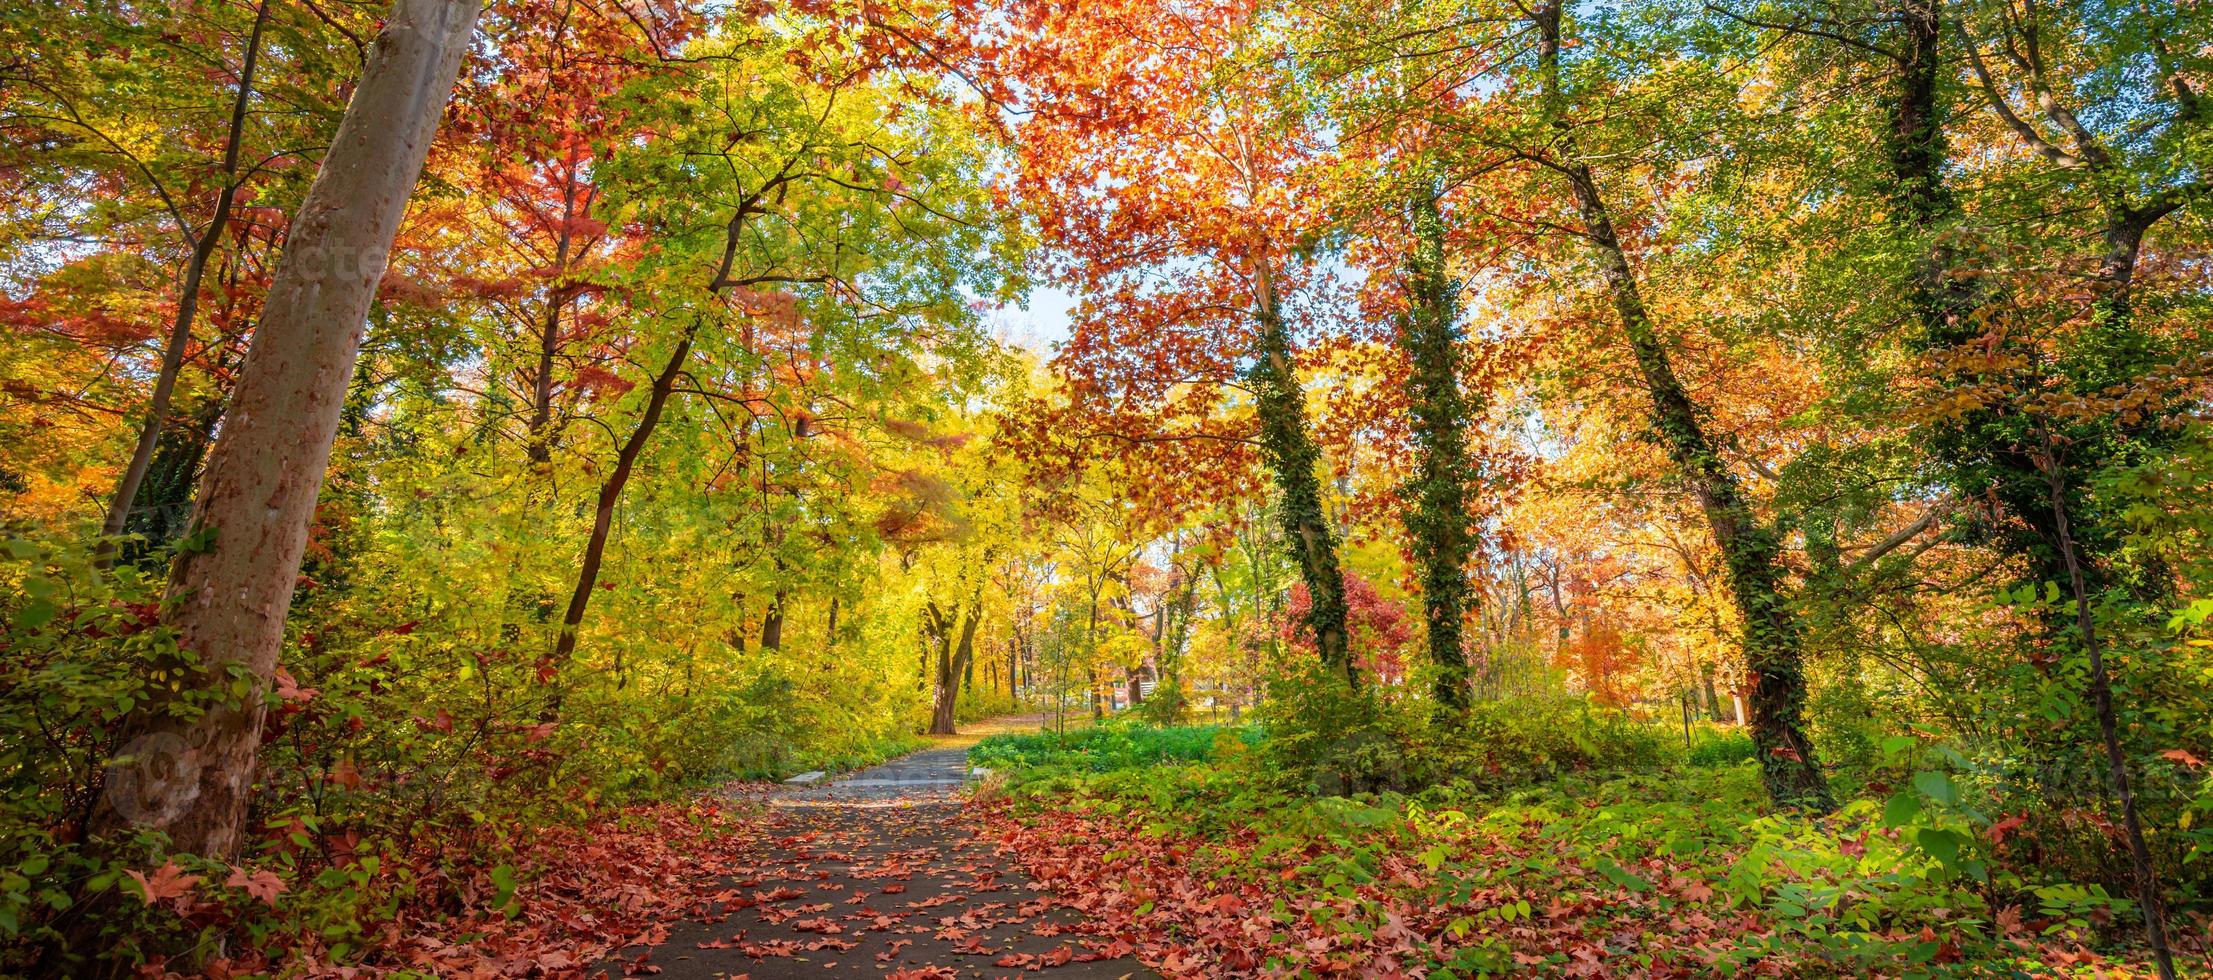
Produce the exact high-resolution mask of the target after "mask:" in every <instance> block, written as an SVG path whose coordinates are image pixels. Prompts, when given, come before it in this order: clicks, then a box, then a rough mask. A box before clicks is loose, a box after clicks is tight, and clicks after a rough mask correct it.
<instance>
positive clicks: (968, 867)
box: [614, 719, 1155, 980]
mask: <svg viewBox="0 0 2213 980" xmlns="http://www.w3.org/2000/svg"><path fill="white" fill-rule="evenodd" d="M1016 724H1018V721H1017V720H1011V719H1010V720H1008V721H1007V722H1002V723H1001V724H1000V725H999V726H996V727H1000V728H1012V727H1014V726H1015V725H1016ZM967 753H968V750H967V749H966V748H965V747H947V748H936V749H930V750H927V751H923V752H917V753H915V754H913V755H909V756H906V757H903V758H900V759H895V760H893V761H891V762H887V763H885V764H883V765H880V766H877V767H876V768H873V769H867V770H863V771H861V772H857V773H853V774H851V775H849V776H847V777H845V778H842V779H838V780H835V781H831V782H824V783H819V784H816V785H812V786H806V787H789V788H785V789H783V790H780V791H779V792H777V793H776V794H775V795H774V796H772V797H771V798H770V803H771V807H772V810H771V819H772V820H773V821H774V825H773V826H772V828H771V829H770V830H769V831H768V833H767V834H766V835H765V836H764V839H763V840H762V842H761V844H760V845H759V847H760V850H761V853H760V854H759V855H758V857H757V860H756V862H755V864H754V867H755V868H756V869H757V871H758V874H755V875H749V876H747V877H744V878H737V879H730V880H728V881H727V882H726V886H727V889H726V890H725V891H724V892H723V893H722V895H721V896H719V898H720V899H721V901H720V902H719V903H718V904H717V905H716V906H714V907H712V908H711V909H709V910H708V914H706V915H703V916H701V917H699V918H696V919H693V920H689V921H686V922H683V923H680V924H677V925H674V926H672V928H671V929H670V931H669V934H668V938H667V940H666V941H665V942H663V943H661V944H660V945H658V946H655V947H652V948H651V949H650V950H638V949H633V950H631V951H630V952H629V953H628V956H627V959H628V961H629V962H631V963H632V964H633V966H632V968H633V969H638V968H639V967H640V966H643V965H650V966H653V967H659V968H660V972H659V973H658V974H657V975H658V976H660V977H662V978H665V980H710V978H738V977H746V978H749V980H785V978H800V977H893V978H898V980H956V978H966V977H1019V976H1030V977H1034V978H1038V980H1061V978H1066V980H1118V978H1122V977H1130V978H1152V977H1154V976H1155V974H1154V973H1153V972H1152V971H1150V970H1148V969H1146V968H1145V967H1144V965H1143V964H1141V963H1139V962H1138V961H1137V960H1136V959H1135V958H1133V957H1131V956H1129V955H1128V953H1127V948H1126V945H1124V944H1119V943H1115V942H1113V941H1111V940H1110V939H1107V938H1105V937H1100V936H1096V935H1092V934H1090V933H1088V932H1087V931H1086V925H1085V924H1084V923H1083V922H1082V921H1081V920H1079V919H1078V918H1077V917H1075V916H1074V915H1073V914H1071V913H1068V912H1066V911H1063V910H1059V909H1054V908H1051V907H1049V905H1048V903H1047V902H1046V901H1045V900H1044V899H1043V896H1042V895H1041V894H1040V893H1038V892H1036V891H1033V890H1031V889H1029V888H1028V887H1027V886H1028V884H1029V882H1028V879H1026V878H1024V877H1023V876H1022V875H1021V873H1020V872H1019V871H1017V870H1015V867H1016V862H1015V861H1013V860H1012V858H1011V857H1010V856H1009V855H1006V854H1003V853H999V852H997V851H996V850H995V849H994V845H993V844H992V843H991V842H989V841H983V840H978V839H976V838H975V837H973V836H972V835H971V834H970V832H969V828H968V827H967V826H965V825H964V824H963V823H962V822H961V821H960V820H959V816H960V806H961V804H960V798H959V793H960V790H961V787H962V784H963V783H964V782H966V781H967V779H968V765H967ZM641 952H644V953H647V954H648V958H647V959H645V960H644V961H642V963H640V962H639V961H638V959H637V958H638V956H639V955H640V953H641ZM1108 954H1119V955H1108ZM614 972H616V973H617V974H618V975H619V973H620V971H619V970H617V971H614ZM641 972H642V971H641Z"/></svg>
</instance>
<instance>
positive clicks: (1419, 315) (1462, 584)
mask: <svg viewBox="0 0 2213 980" xmlns="http://www.w3.org/2000/svg"><path fill="white" fill-rule="evenodd" d="M1408 217H1409V218H1410V219H1411V224H1412V226H1413V227H1412V229H1411V230H1412V232H1413V242H1412V247H1411V248H1409V249H1408V251H1407V255H1406V261H1405V277H1406V280H1405V284H1406V285H1405V288H1406V298H1407V311H1406V314H1405V315H1404V316H1403V317H1402V318H1401V320H1400V323H1399V332H1398V336H1399V345H1400V347H1401V348H1402V349H1404V351H1405V353H1406V359H1407V361H1408V365H1409V367H1410V370H1409V372H1408V374H1407V378H1406V396H1407V403H1408V405H1409V407H1410V408H1411V411H1412V415H1413V434H1414V444H1415V446H1416V449H1417V451H1418V452H1419V454H1420V455H1419V457H1418V461H1417V466H1418V469H1417V471H1416V475H1415V477H1414V479H1413V481H1412V484H1411V485H1410V486H1408V487H1407V488H1406V491H1407V492H1406V499H1407V504H1408V510H1407V512H1406V530H1407V533H1408V537H1409V538H1410V539H1411V541H1412V544H1413V551H1414V560H1415V562H1416V563H1417V564H1419V565H1420V566H1421V575H1422V613H1423V618H1424V620H1425V622H1426V624H1427V627H1428V633H1429V659H1430V661H1431V662H1432V663H1434V664H1435V665H1436V669H1437V674H1436V678H1435V681H1434V685H1433V688H1432V690H1433V693H1434V694H1435V695H1436V698H1437V703H1438V704H1439V705H1440V706H1442V707H1444V708H1447V709H1452V710H1457V709H1460V708H1464V707H1467V703H1468V658H1467V650H1466V647H1465V645H1464V641H1463V639H1462V636H1461V629H1462V624H1463V623H1464V622H1465V621H1466V617H1467V615H1468V607H1469V605H1470V602H1471V599H1472V597H1473V595H1474V589H1473V588H1471V587H1470V586H1469V584H1468V573H1467V562H1468V555H1469V553H1470V552H1471V551H1473V550H1474V548H1475V534H1474V529H1473V527H1472V526H1471V524H1470V522H1469V518H1468V460H1467V437H1466V433H1465V431H1464V429H1465V426H1466V424H1467V417H1468V413H1469V410H1470V409H1469V405H1468V403H1467V400H1466V399H1465V398H1463V397H1462V396H1461V394H1460V340H1461V337H1460V327H1459V322H1458V321H1459V309H1458V307H1459V303H1458V301H1457V299H1456V297H1455V295H1454V293H1455V290H1456V288H1457V287H1456V286H1455V285H1454V284H1453V282H1452V279H1451V277H1450V276H1449V275H1447V274H1446V270H1445V241H1444V237H1445V228H1444V218H1443V215H1441V214H1440V213H1439V211H1438V200H1437V190H1436V188H1435V185H1434V182H1431V181H1427V180H1425V181H1424V184H1423V186H1421V187H1418V188H1416V189H1415V191H1414V193H1413V196H1412V200H1411V201H1410V203H1409V207H1408Z"/></svg>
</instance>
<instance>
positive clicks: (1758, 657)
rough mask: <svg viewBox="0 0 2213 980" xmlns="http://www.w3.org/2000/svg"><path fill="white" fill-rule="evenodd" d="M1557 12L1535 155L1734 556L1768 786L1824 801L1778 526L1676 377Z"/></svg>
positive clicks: (1662, 429)
mask: <svg viewBox="0 0 2213 980" xmlns="http://www.w3.org/2000/svg"><path fill="white" fill-rule="evenodd" d="M1562 19H1563V9H1562V7H1561V6H1560V5H1558V4H1550V5H1546V6H1543V7H1539V8H1536V9H1535V10H1534V11H1532V15H1531V21H1532V26H1534V27H1535V28H1536V31H1537V34H1538V51H1537V59H1538V60H1537V72H1538V80H1537V81H1538V85H1539V90H1540V96H1541V98H1542V100H1543V114H1544V120H1545V122H1546V123H1547V125H1548V127H1549V128H1550V129H1551V130H1552V133H1551V134H1550V136H1551V146H1552V150H1551V151H1550V152H1547V153H1543V154H1540V155H1538V156H1537V157H1536V159H1537V161H1538V162H1539V163H1540V164H1541V165H1542V166H1544V167H1546V168H1547V169H1550V170H1552V171H1553V172H1554V173H1556V174H1557V175H1558V176H1559V178H1560V179H1561V180H1562V181H1563V182H1564V183H1566V184H1567V188H1568V191H1569V194H1570V197H1571V199H1572V201H1573V204H1574V209H1575V213H1576V216H1577V217H1578V218H1579V219H1580V220H1581V224H1582V227H1581V228H1580V230H1579V232H1578V234H1579V236H1580V237H1581V238H1582V239H1583V240H1584V241H1585V242H1586V243H1587V244H1588V245H1589V247H1590V249H1591V251H1592V253H1593V254H1594V256H1595V258H1596V259H1597V262H1598V272H1599V277H1600V279H1601V281H1603V282H1604V283H1605V287H1606V291H1607V294H1608V296H1609V297H1610V298H1611V300H1612V303H1613V307H1614V314H1615V317H1616V319H1617V321H1618V325H1619V327H1620V329H1621V331H1622V334H1623V336H1624V337H1625V339H1627V341H1628V344H1629V350H1630V354H1631V356H1632V358H1633V360H1634V362H1635V365H1636V371H1637V375H1638V377H1639V378H1640V379H1641V380H1642V382H1643V387H1644V391H1645V395H1646V396H1647V398H1649V400H1650V403H1651V422H1652V427H1653V429H1654V430H1655V431H1657V432H1658V434H1659V436H1660V439H1661V441H1662V443H1663V444H1664V445H1665V446H1666V447H1667V452H1668V456H1669V458H1670V459H1672V460H1673V461H1674V463H1675V466H1676V469H1677V471H1678V473H1679V474H1680V476H1681V477H1682V479H1683V480H1684V481H1685V482H1686V483H1688V484H1689V486H1690V489H1691V492H1692V494H1693V496H1695V497H1696V498H1697V501H1698V506H1699V509H1700V511H1701V512H1702V513H1703V514H1704V516H1705V519H1706V525H1707V529H1708V530H1709V531H1710V532H1711V534H1712V535H1713V540H1714V545H1715V546H1716V547H1717V548H1719V549H1720V551H1721V554H1722V559H1723V561H1724V563H1725V564H1726V566H1727V568H1728V573H1729V586H1730V590H1731V592H1732V593H1733V598H1734V600H1735V603H1736V606H1737V611H1738V613H1739V615H1740V616H1741V618H1742V620H1743V630H1744V637H1743V646H1744V655H1745V662H1746V666H1747V668H1748V669H1749V671H1750V674H1751V679H1752V685H1751V686H1752V690H1751V695H1752V697H1751V702H1752V711H1751V714H1752V717H1751V727H1752V738H1753V743H1754V744H1755V745H1756V746H1757V747H1758V749H1759V761H1760V772H1761V775H1762V777H1763V778H1764V779H1765V781H1766V783H1767V789H1768V792H1769V794H1770V795H1772V796H1773V797H1774V798H1775V800H1776V801H1777V802H1780V803H1785V804H1790V805H1796V806H1804V807H1809V808H1812V809H1819V810H1825V809H1828V808H1829V807H1830V805H1831V801H1830V798H1829V789H1828V779H1827V777H1826V776H1824V775H1823V774H1822V771H1821V766H1820V763H1819V761H1818V760H1817V759H1816V757H1815V755H1814V748H1813V742H1812V740H1811V739H1809V738H1808V737H1807V735H1806V731H1805V718H1804V715H1805V702H1806V676H1805V663H1804V660H1805V657H1804V652H1803V650H1802V648H1801V646H1800V631H1799V624H1798V620H1797V614H1796V612H1795V611H1794V610H1793V609H1792V607H1791V603H1790V598H1789V596H1788V595H1787V594H1786V591H1785V589H1786V583H1785V581H1784V576H1783V569H1782V564H1781V562H1780V560H1779V559H1780V555H1781V551H1782V542H1781V536H1780V534H1779V533H1778V532H1777V530H1776V529H1775V528H1773V527H1771V526H1768V525H1767V524H1766V523H1765V522H1763V521H1762V520H1761V519H1760V517H1759V515H1758V514H1757V513H1755V512H1754V511H1753V509H1752V502H1751V499H1750V498H1749V497H1748V496H1747V495H1746V493H1745V491H1744V488H1743V487H1742V485H1741V484H1740V483H1739V481H1738V479H1737V476H1736V474H1735V473H1734V472H1733V471H1731V470H1730V468H1729V464H1728V461H1727V460H1725V459H1723V458H1722V456H1721V453H1720V449H1719V447H1718V446H1716V445H1715V444H1714V442H1713V440H1712V439H1710V438H1709V437H1708V436H1707V434H1706V430H1705V425H1704V423H1703V422H1702V421H1701V420H1700V417H1699V410H1698V407H1697V406H1696V405H1695V404H1694V403H1692V401H1691V399H1690V394H1689V392H1688V391H1687V390H1686V389H1685V388H1684V387H1683V383H1682V381H1681V379H1680V378H1678V377H1677V375H1676V373H1675V367H1674V364H1673V361H1672V358H1671V356H1670V354H1669V352H1668V347H1667V344H1666V342H1665V341H1664V340H1663V339H1662V338H1661V335H1660V332H1659V329H1658V326H1657V325H1656V324H1655V322H1654V321H1653V318H1652V314H1651V311H1650V309H1649V308H1647V307H1646V305H1645V302H1644V297H1643V295H1642V293H1641V291H1640V289H1639V287H1638V284H1637V277H1636V272H1635V271H1634V269H1632V268H1631V266H1630V263H1629V256H1628V253H1627V252H1626V251H1625V250H1624V249H1623V248H1622V244H1621V239H1620V236H1619V235H1618V234H1617V233H1616V232H1615V230H1614V222H1613V216H1612V214H1611V212H1610V211H1609V209H1608V208H1607V205H1606V200H1605V198H1604V196H1603V194H1602V193H1601V190H1600V188H1599V184H1598V178H1597V175H1596V173H1595V171H1594V170H1593V168H1592V167H1591V165H1590V163H1589V161H1588V159H1587V158H1586V157H1585V156H1584V154H1583V151H1582V149H1581V147H1580V142H1579V140H1578V138H1577V134H1576V132H1575V128H1574V122H1573V121H1572V119H1571V118H1570V117H1569V116H1568V114H1567V109H1568V102H1567V99H1568V93H1567V92H1566V91H1565V89H1564V87H1563V83H1562V77H1561V76H1562V71H1561V58H1560V50H1561V30H1562V24H1561V22H1562Z"/></svg>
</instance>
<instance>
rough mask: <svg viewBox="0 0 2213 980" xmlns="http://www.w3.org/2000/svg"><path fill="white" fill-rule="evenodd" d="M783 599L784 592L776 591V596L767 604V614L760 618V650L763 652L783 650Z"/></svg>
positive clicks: (784, 596)
mask: <svg viewBox="0 0 2213 980" xmlns="http://www.w3.org/2000/svg"><path fill="white" fill-rule="evenodd" d="M785 598H786V594H785V592H784V590H782V589H778V590H776V595H775V596H774V597H773V598H771V599H770V600H769V602H768V612H767V613H765V614H763V615H762V616H761V649H763V650H781V649H783V648H784V600H785Z"/></svg>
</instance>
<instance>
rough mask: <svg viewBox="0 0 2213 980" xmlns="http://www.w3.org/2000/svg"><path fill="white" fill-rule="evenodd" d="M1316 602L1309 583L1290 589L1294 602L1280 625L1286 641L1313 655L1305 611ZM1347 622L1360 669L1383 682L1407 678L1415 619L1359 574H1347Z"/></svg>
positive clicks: (1354, 657)
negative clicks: (1307, 585) (1408, 655)
mask: <svg viewBox="0 0 2213 980" xmlns="http://www.w3.org/2000/svg"><path fill="white" fill-rule="evenodd" d="M1313 605H1314V600H1313V597H1312V596H1311V595H1309V594H1308V593H1307V591H1306V583H1304V582H1301V583H1297V584H1294V585H1292V586H1291V601H1290V602H1289V603H1287V604H1286V606H1285V608H1284V610H1283V619H1282V621H1281V622H1280V623H1279V624H1278V629H1279V630H1281V632H1282V635H1283V638H1284V639H1285V640H1288V641H1290V642H1291V643H1293V644H1294V645H1296V646H1298V647H1299V648H1300V649H1303V650H1307V651H1309V652H1311V651H1312V650H1313V647H1314V638H1313V637H1312V636H1310V635H1308V634H1307V632H1306V629H1305V623H1306V611H1307V610H1308V609H1310V608H1312V607H1313ZM1345 606H1346V617H1345V622H1346V625H1347V626H1348V627H1350V628H1351V630H1352V654H1353V660H1354V662H1356V663H1358V664H1359V665H1360V669H1361V670H1363V671H1365V672H1367V673H1368V674H1370V675H1372V676H1374V677H1375V678H1376V679H1377V680H1379V681H1382V682H1383V683H1386V684H1389V683H1394V682H1396V681H1399V680H1401V679H1403V678H1404V677H1405V676H1406V654H1407V652H1408V651H1409V650H1410V649H1411V647H1412V644H1413V643H1414V641H1415V639H1416V636H1417V634H1416V631H1415V629H1414V623H1413V620H1412V617H1409V616H1408V615H1407V614H1406V610H1404V609H1402V608H1400V607H1399V605H1398V603H1395V602H1392V601H1391V600H1389V599H1386V598H1384V597H1383V595H1382V594H1381V593H1379V592H1377V591H1376V590H1375V586H1373V585H1371V584H1369V583H1368V580H1367V579H1365V578H1362V577H1360V575H1359V574H1358V573H1355V572H1346V573H1345Z"/></svg>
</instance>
